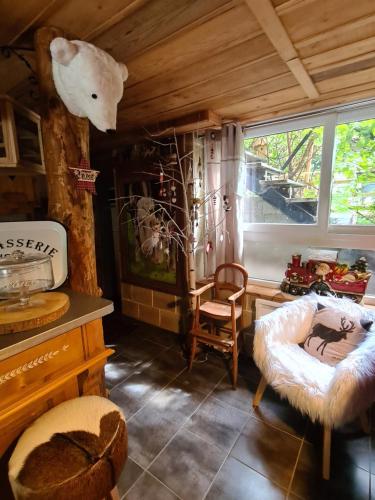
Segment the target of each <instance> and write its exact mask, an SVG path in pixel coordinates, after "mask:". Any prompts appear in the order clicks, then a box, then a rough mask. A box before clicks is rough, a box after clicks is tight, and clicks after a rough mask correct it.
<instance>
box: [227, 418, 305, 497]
mask: <svg viewBox="0 0 375 500" xmlns="http://www.w3.org/2000/svg"><path fill="white" fill-rule="evenodd" d="M300 446H301V440H300V439H297V438H295V437H293V436H290V435H289V434H286V433H285V432H282V431H280V430H278V429H275V428H273V427H270V426H268V425H266V424H264V423H263V422H261V421H260V420H257V419H255V418H253V417H250V420H249V422H248V423H247V424H246V426H245V428H244V429H243V431H242V432H241V435H240V437H239V438H238V441H237V443H236V444H235V446H234V448H233V450H232V452H231V455H232V456H233V457H235V458H237V459H238V460H240V461H241V462H243V463H245V464H246V465H248V466H249V467H251V468H253V469H254V470H256V471H257V472H259V473H261V474H263V475H264V476H266V477H268V478H269V479H271V481H273V482H275V483H277V484H278V485H280V486H282V487H283V488H287V487H288V484H289V481H290V479H291V476H292V472H293V468H294V465H295V463H296V459H297V456H298V451H299V449H300Z"/></svg>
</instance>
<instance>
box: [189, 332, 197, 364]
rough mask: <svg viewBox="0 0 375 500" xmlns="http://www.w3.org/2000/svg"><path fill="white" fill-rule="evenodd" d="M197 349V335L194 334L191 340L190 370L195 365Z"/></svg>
mask: <svg viewBox="0 0 375 500" xmlns="http://www.w3.org/2000/svg"><path fill="white" fill-rule="evenodd" d="M196 350H197V337H195V336H194V335H193V340H192V342H191V348H190V359H189V371H190V370H191V368H192V366H193V361H194V358H195V353H196Z"/></svg>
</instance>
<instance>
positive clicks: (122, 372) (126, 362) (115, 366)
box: [104, 354, 141, 389]
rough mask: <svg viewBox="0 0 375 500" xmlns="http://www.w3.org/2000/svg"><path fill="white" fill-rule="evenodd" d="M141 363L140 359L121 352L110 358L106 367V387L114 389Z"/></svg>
mask: <svg viewBox="0 0 375 500" xmlns="http://www.w3.org/2000/svg"><path fill="white" fill-rule="evenodd" d="M140 364H141V362H140V361H135V360H133V359H130V358H127V357H126V356H124V355H121V354H120V355H118V356H115V357H112V358H110V359H109V360H108V362H107V363H106V365H105V367H104V371H105V384H106V387H107V388H108V389H112V387H114V386H115V385H117V384H118V383H119V382H121V380H124V379H125V378H126V377H128V376H129V375H130V374H131V373H133V372H134V371H135V370H136V369H137V367H139V365H140Z"/></svg>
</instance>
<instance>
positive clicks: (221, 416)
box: [186, 397, 249, 452]
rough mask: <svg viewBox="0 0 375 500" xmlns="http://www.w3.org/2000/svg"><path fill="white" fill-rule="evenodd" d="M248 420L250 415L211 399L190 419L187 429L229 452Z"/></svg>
mask: <svg viewBox="0 0 375 500" xmlns="http://www.w3.org/2000/svg"><path fill="white" fill-rule="evenodd" d="M248 418H249V414H248V413H245V412H243V411H241V410H238V409H237V408H234V407H233V406H229V405H227V404H226V403H223V402H221V401H219V400H217V399H215V398H213V397H209V398H208V399H207V400H206V401H204V403H203V404H202V406H200V407H199V409H198V411H197V412H196V413H194V415H193V416H192V417H191V418H190V419H189V421H188V422H187V424H186V428H187V429H189V430H190V431H191V432H194V434H197V435H198V436H200V437H201V438H203V439H204V440H205V441H207V442H209V443H212V444H215V445H216V446H219V447H220V448H222V449H224V450H226V451H227V452H228V451H229V450H230V449H231V447H232V446H233V445H234V443H235V441H236V439H237V438H238V436H239V434H240V432H241V429H242V427H243V426H244V424H245V423H246V421H247V420H248Z"/></svg>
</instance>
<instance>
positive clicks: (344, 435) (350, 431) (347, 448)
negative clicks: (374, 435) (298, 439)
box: [305, 422, 372, 471]
mask: <svg viewBox="0 0 375 500" xmlns="http://www.w3.org/2000/svg"><path fill="white" fill-rule="evenodd" d="M305 440H306V441H307V442H309V443H311V444H313V445H315V446H322V445H323V427H322V425H320V424H312V423H311V422H309V423H308V426H307V431H306V436H305ZM331 456H332V457H333V459H334V460H336V461H341V462H343V461H344V462H350V463H351V464H353V465H356V466H357V467H361V468H362V469H365V470H367V471H370V460H371V456H372V453H371V437H370V436H369V435H367V434H365V433H364V432H363V431H362V430H361V427H360V424H359V422H350V423H349V424H347V425H345V426H344V427H341V428H338V429H335V430H332V447H331Z"/></svg>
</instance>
